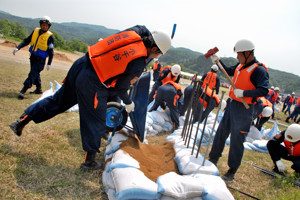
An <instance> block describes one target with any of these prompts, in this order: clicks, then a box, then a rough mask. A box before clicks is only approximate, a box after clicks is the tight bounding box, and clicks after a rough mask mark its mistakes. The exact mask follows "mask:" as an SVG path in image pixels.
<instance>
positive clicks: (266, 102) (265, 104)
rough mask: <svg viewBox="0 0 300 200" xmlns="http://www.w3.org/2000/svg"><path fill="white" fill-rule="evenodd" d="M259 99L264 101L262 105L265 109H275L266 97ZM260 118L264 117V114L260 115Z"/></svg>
mask: <svg viewBox="0 0 300 200" xmlns="http://www.w3.org/2000/svg"><path fill="white" fill-rule="evenodd" d="M259 99H260V100H261V101H262V103H263V108H264V107H266V106H269V107H270V108H272V109H273V104H272V103H271V102H270V101H269V100H268V99H266V98H265V97H260V98H259ZM259 116H261V117H264V116H263V115H262V113H260V115H259Z"/></svg>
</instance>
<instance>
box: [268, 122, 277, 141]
mask: <svg viewBox="0 0 300 200" xmlns="http://www.w3.org/2000/svg"><path fill="white" fill-rule="evenodd" d="M278 133H280V130H279V128H278V121H277V120H276V122H275V123H274V126H273V128H272V129H271V130H270V131H269V132H268V133H267V134H266V135H265V139H266V140H269V139H272V138H273V137H274V136H275V135H277V134H278Z"/></svg>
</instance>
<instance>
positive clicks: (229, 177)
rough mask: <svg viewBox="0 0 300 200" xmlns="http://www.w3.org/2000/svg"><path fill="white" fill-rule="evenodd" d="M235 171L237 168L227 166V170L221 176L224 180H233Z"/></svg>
mask: <svg viewBox="0 0 300 200" xmlns="http://www.w3.org/2000/svg"><path fill="white" fill-rule="evenodd" d="M236 171H237V168H229V170H228V171H227V172H226V174H224V175H223V176H222V179H223V180H224V181H233V179H234V175H235V173H236Z"/></svg>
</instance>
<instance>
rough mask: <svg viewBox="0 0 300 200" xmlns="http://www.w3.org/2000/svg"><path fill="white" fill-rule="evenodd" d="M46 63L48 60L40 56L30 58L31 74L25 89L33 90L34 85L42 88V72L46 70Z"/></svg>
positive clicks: (25, 82) (26, 81)
mask: <svg viewBox="0 0 300 200" xmlns="http://www.w3.org/2000/svg"><path fill="white" fill-rule="evenodd" d="M45 61H46V59H44V58H41V57H39V56H35V55H31V56H30V72H29V74H28V77H27V79H26V80H25V81H24V83H23V84H24V87H25V88H31V87H32V85H36V86H37V87H41V85H42V82H41V76H40V72H41V71H43V69H44V66H45Z"/></svg>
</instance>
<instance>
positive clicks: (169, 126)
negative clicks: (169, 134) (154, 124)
mask: <svg viewBox="0 0 300 200" xmlns="http://www.w3.org/2000/svg"><path fill="white" fill-rule="evenodd" d="M162 126H163V129H164V131H172V130H173V123H172V122H167V121H165V123H163V125H162Z"/></svg>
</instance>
